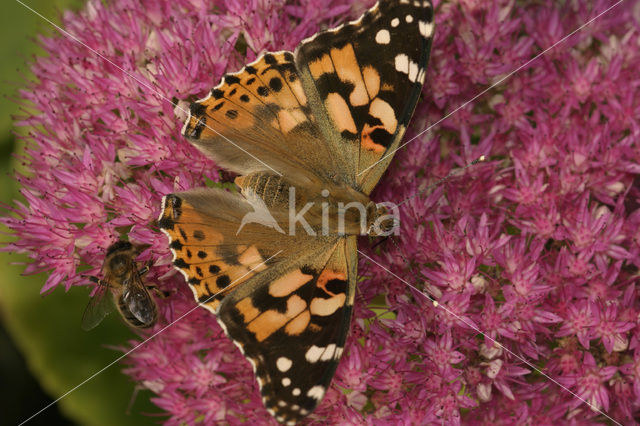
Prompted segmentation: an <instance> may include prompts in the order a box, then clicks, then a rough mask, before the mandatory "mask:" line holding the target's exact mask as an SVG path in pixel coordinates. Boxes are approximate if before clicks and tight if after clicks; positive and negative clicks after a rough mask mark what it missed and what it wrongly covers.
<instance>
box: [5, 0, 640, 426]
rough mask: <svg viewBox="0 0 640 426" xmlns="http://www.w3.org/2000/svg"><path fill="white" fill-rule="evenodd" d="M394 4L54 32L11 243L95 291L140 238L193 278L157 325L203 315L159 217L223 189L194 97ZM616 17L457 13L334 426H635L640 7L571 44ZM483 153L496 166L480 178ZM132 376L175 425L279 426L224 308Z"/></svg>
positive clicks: (197, 16)
mask: <svg viewBox="0 0 640 426" xmlns="http://www.w3.org/2000/svg"><path fill="white" fill-rule="evenodd" d="M370 5H371V1H358V2H351V1H345V0H327V1H325V2H324V4H323V7H317V5H316V4H315V2H314V1H311V0H299V1H297V2H284V1H270V2H264V1H255V0H232V1H213V2H204V1H198V0H171V1H167V0H150V1H146V2H144V5H142V4H141V3H140V2H136V1H133V0H115V1H113V2H108V4H106V3H105V2H101V1H98V0H92V1H89V2H88V3H87V5H86V7H85V9H84V10H83V11H82V12H80V13H76V14H73V13H68V14H66V15H65V17H64V28H65V29H66V30H67V31H68V32H69V33H70V34H73V35H74V36H75V37H77V39H79V40H81V41H82V43H84V45H83V44H80V43H78V42H77V41H75V40H73V39H71V38H68V37H64V36H55V37H51V38H43V39H42V40H41V44H42V46H43V47H44V49H45V50H46V51H47V53H48V55H47V56H45V57H41V58H38V59H37V60H36V61H35V63H34V64H33V67H32V68H33V72H34V74H35V76H36V81H34V82H33V83H32V84H31V85H30V86H29V87H28V88H26V89H25V90H24V91H22V93H21V95H22V97H23V98H24V100H25V101H26V102H27V103H29V104H30V106H31V110H32V111H34V112H33V113H32V114H29V115H28V116H26V117H24V118H23V119H22V120H21V121H19V123H18V125H19V126H22V127H25V128H28V129H29V134H28V136H27V137H26V138H25V139H24V142H25V144H26V151H25V154H24V158H23V161H24V162H25V163H26V164H27V168H28V170H29V172H30V173H29V174H28V175H26V176H23V175H17V176H16V179H17V180H18V181H19V182H20V183H21V185H22V194H23V196H24V200H25V201H24V203H16V204H15V205H14V206H13V207H12V208H11V210H12V213H13V214H12V215H11V216H7V217H4V218H3V219H2V222H3V223H5V224H6V225H7V226H8V227H9V228H10V229H11V230H12V232H13V233H14V235H15V237H16V238H15V241H14V242H12V243H11V244H9V245H8V246H7V247H6V248H5V249H6V250H12V251H16V252H22V253H26V254H27V255H28V256H29V257H30V258H31V263H29V264H28V265H27V266H26V270H25V272H26V273H36V272H41V271H49V272H50V274H49V278H48V279H47V281H46V283H45V284H44V286H43V287H42V292H48V291H50V290H52V289H53V288H55V287H56V286H58V285H64V286H65V288H67V289H69V288H70V287H71V286H80V285H87V284H88V283H87V281H86V279H85V278H83V276H82V275H86V274H92V273H94V274H97V273H98V271H99V268H100V266H101V262H102V259H103V256H104V250H105V248H106V247H108V246H109V244H111V243H112V242H114V241H115V240H117V238H118V237H119V235H120V234H121V233H123V232H127V233H128V235H129V239H130V240H131V241H133V242H135V243H138V244H146V245H148V247H149V248H148V249H147V250H145V252H144V253H143V254H142V256H141V259H142V260H148V259H151V260H153V261H154V266H153V268H152V270H151V272H150V275H149V277H148V279H149V280H151V281H155V282H158V283H159V284H160V286H161V287H162V288H165V289H176V292H175V293H174V294H173V295H172V296H170V297H168V298H167V299H164V300H160V301H159V304H160V310H161V314H162V316H163V318H162V319H163V321H161V324H159V325H158V326H157V328H156V329H159V327H161V326H163V325H164V324H166V323H168V322H170V321H172V320H174V319H176V318H179V317H180V316H181V315H183V314H184V313H185V312H187V311H188V310H189V309H191V308H193V307H194V306H195V302H194V301H193V300H192V295H191V292H190V291H189V290H188V289H187V288H186V285H185V284H184V281H183V278H182V276H181V275H180V274H177V273H175V272H174V271H173V270H172V268H171V266H170V261H171V256H170V253H169V251H168V247H167V241H166V238H165V237H164V235H162V234H161V233H159V232H158V231H157V229H156V228H155V227H154V226H153V220H154V219H155V218H156V217H157V215H158V212H159V207H160V200H161V197H162V196H163V195H165V194H167V193H170V192H174V191H181V190H186V189H189V188H192V187H197V186H203V185H204V184H205V182H206V181H208V180H212V181H218V180H219V179H220V174H219V172H220V170H219V169H218V167H217V166H216V165H215V164H213V163H212V162H211V161H209V160H208V159H206V158H205V157H203V156H202V155H201V154H200V153H198V151H197V150H195V149H194V148H193V147H192V146H191V145H189V144H188V143H187V142H186V141H185V140H184V139H183V138H182V137H181V135H180V128H181V125H182V121H183V120H184V118H185V114H184V109H185V107H186V106H187V105H188V101H189V100H192V99H194V98H195V97H200V96H201V95H203V94H204V93H206V92H207V91H208V90H209V89H210V88H211V87H212V86H214V85H215V84H217V82H218V80H219V78H220V77H221V75H222V74H223V73H224V72H225V71H235V70H237V69H239V68H240V67H241V66H242V65H243V64H245V63H246V62H249V61H251V60H253V59H254V58H256V57H257V56H258V55H259V54H260V53H262V52H264V51H265V50H280V49H293V48H295V46H296V45H297V43H298V42H299V41H300V40H301V39H303V38H304V37H307V36H309V35H311V34H313V33H315V32H316V31H318V30H320V29H322V28H327V27H328V26H331V25H334V24H337V23H339V22H342V21H345V20H348V19H352V18H355V17H357V16H358V15H359V14H360V13H362V12H363V11H364V10H365V8H366V7H368V6H370ZM609 6H611V2H608V1H604V0H592V1H587V0H576V1H572V2H542V3H540V2H538V3H535V4H533V3H530V2H512V1H507V0H499V1H495V2H478V1H470V0H451V1H440V2H437V5H436V22H437V31H436V35H435V40H434V46H433V50H432V55H431V62H430V65H429V70H428V74H427V79H426V80H427V83H426V85H425V89H424V93H423V99H422V102H421V103H420V104H419V105H418V108H417V110H416V113H415V115H414V118H413V121H412V124H411V126H410V128H409V131H408V135H407V140H409V139H410V138H413V137H414V136H417V138H416V139H415V140H414V141H412V142H410V143H409V144H408V145H407V146H406V148H405V149H403V150H401V151H400V152H398V154H397V155H396V158H395V160H394V161H393V162H392V165H391V167H390V170H389V172H388V173H387V175H386V176H385V177H384V178H383V179H382V181H381V183H380V185H379V187H378V188H377V190H376V192H375V193H374V198H375V199H376V200H381V201H382V200H387V201H393V202H396V203H401V202H404V204H402V206H401V209H400V213H401V224H400V226H401V228H400V235H399V237H397V238H396V240H395V243H392V242H389V241H388V242H386V243H384V244H382V245H379V246H377V247H376V248H373V247H372V245H371V244H367V242H366V241H362V242H361V247H363V248H362V249H363V250H364V252H365V254H367V256H370V257H371V258H372V259H374V260H375V262H376V263H374V262H372V261H370V260H369V259H367V258H365V257H362V258H361V260H360V265H359V275H360V277H361V279H360V283H359V289H358V294H357V297H356V306H355V311H354V318H353V323H352V327H351V333H350V337H349V339H348V342H347V346H346V350H345V353H344V355H343V359H342V362H341V364H340V366H339V368H338V370H337V373H336V376H335V379H334V381H333V384H332V386H331V388H330V389H329V391H328V393H327V396H326V398H325V400H324V401H323V403H322V404H321V406H320V407H319V408H318V409H317V411H316V412H315V413H314V414H313V415H312V416H311V417H310V418H311V420H312V421H317V422H319V423H320V422H325V421H329V422H335V423H338V422H340V423H344V422H347V423H348V424H363V423H364V422H366V423H367V424H383V423H391V424H420V423H423V424H430V423H438V424H440V423H443V424H444V423H446V424H460V423H465V424H481V423H482V424H487V423H494V422H498V421H500V422H504V421H505V419H510V421H511V420H512V421H513V422H514V423H518V422H524V421H527V419H534V421H536V420H537V422H538V423H541V424H551V423H554V424H556V423H576V422H578V423H579V422H582V421H587V420H588V421H592V422H602V421H604V420H605V417H604V416H603V414H601V413H600V412H598V411H597V410H602V411H604V412H606V414H607V415H608V416H610V417H611V418H613V419H616V420H617V421H619V422H621V423H628V422H631V421H632V419H633V418H638V416H639V415H640V358H639V357H640V355H639V354H640V326H639V325H638V322H637V318H638V314H640V295H639V293H638V289H637V287H638V286H637V281H638V278H637V277H638V267H639V266H640V234H639V231H638V230H639V229H640V226H639V225H640V185H638V179H637V175H638V174H639V173H640V165H639V164H640V147H639V143H640V126H639V122H640V121H639V119H638V117H640V74H639V73H638V71H637V70H638V69H640V51H639V50H638V48H637V47H638V44H639V43H640V25H639V23H638V13H637V10H635V11H634V9H633V2H627V3H623V4H622V5H620V6H618V7H616V8H615V9H613V10H611V11H609V12H607V13H605V14H604V15H602V16H600V17H598V18H597V20H595V21H594V22H593V23H592V24H591V25H589V26H587V27H585V28H584V29H582V30H580V31H579V32H577V33H576V34H574V35H572V36H571V37H569V38H567V39H566V40H565V41H564V42H563V43H561V44H559V45H558V46H556V47H553V48H552V46H553V45H554V43H557V42H559V41H561V40H562V38H563V37H564V36H565V35H567V34H569V33H570V32H572V31H574V30H575V29H576V28H578V27H579V26H581V25H582V24H584V23H585V22H587V21H589V20H590V19H592V18H595V17H596V16H598V15H599V14H600V13H602V12H604V11H605V10H606V8H607V7H609ZM88 48H90V49H91V50H89V49H88ZM550 48H551V50H549V51H548V52H547V53H545V54H544V55H543V56H541V57H540V58H537V59H536V60H535V61H533V62H531V63H529V64H527V65H526V66H525V67H523V68H522V69H521V70H519V71H518V72H517V73H516V74H514V75H512V76H511V77H510V78H509V79H508V80H506V81H504V82H502V83H501V84H499V85H498V86H497V87H495V88H493V89H492V90H490V91H488V92H487V93H485V94H484V95H482V96H481V97H478V98H477V99H475V100H474V101H473V102H472V103H469V104H465V102H467V101H468V100H470V99H473V98H474V97H475V96H476V95H478V94H479V93H480V92H482V91H483V90H484V89H485V88H487V87H488V86H489V85H491V84H493V83H497V82H500V81H501V79H503V78H504V77H505V76H507V75H508V73H510V72H511V71H513V70H515V69H518V68H519V67H520V66H521V65H522V64H525V63H526V62H527V61H529V60H530V59H531V58H533V57H534V56H535V55H537V54H539V53H541V52H543V51H545V49H550ZM96 52H97V53H98V54H97V53H96ZM462 105H463V106H462ZM461 106H462V107H461ZM452 112H453V114H452V115H448V114H449V113H452ZM443 117H446V118H445V119H443V120H441V119H442V118H443ZM433 123H436V125H435V127H434V128H433V129H432V130H431V131H430V132H427V133H424V134H423V133H422V131H423V130H424V129H426V128H427V127H428V126H430V125H431V124H433ZM480 156H485V157H486V158H487V161H485V162H483V163H479V164H477V165H474V166H471V167H468V168H466V169H464V170H463V171H461V170H460V168H462V167H464V166H466V165H468V164H469V163H470V162H471V161H473V160H475V159H477V158H479V157H480ZM328 166H330V165H328ZM454 170H458V171H457V172H456V173H454V175H453V176H452V177H450V178H448V179H447V180H445V181H444V182H442V181H441V179H442V178H444V177H445V176H447V174H448V173H450V172H451V171H454ZM418 192H420V193H421V195H420V196H417V197H416V194H417V193H418ZM411 197H413V198H411ZM405 201H406V202H405ZM377 263H379V264H380V265H382V266H384V268H383V267H381V266H379V265H378V264H377ZM86 265H89V267H90V269H89V271H86V270H83V268H85V269H86ZM387 269H388V270H387ZM80 271H82V272H80ZM389 271H391V272H392V273H393V274H395V275H396V276H397V277H399V278H400V279H398V278H397V277H394V275H392V274H390V273H389ZM401 280H404V281H406V282H408V283H410V284H412V285H414V286H416V287H417V288H418V289H419V290H423V291H424V292H425V293H428V294H430V295H431V296H432V297H433V298H435V299H436V300H437V301H438V306H434V304H433V303H432V302H431V301H430V300H428V299H427V298H425V297H424V295H423V294H421V293H420V292H419V291H417V290H415V289H411V288H409V287H408V286H407V285H406V284H404V283H403V282H402V281H401ZM478 330H480V331H482V332H484V333H485V334H484V335H483V334H480V333H479V332H478ZM494 339H495V341H498V342H499V343H500V345H498V344H496V343H495V341H494ZM129 344H130V345H132V346H133V345H135V344H136V342H130V343H129ZM524 361H526V363H525V362H524ZM536 369H539V370H541V371H543V372H544V374H546V375H547V376H548V377H546V376H544V375H542V374H540V373H539V372H536ZM124 372H125V373H126V374H128V375H129V376H131V377H132V378H133V379H134V380H135V381H136V382H138V383H139V384H140V385H142V386H144V387H146V388H148V389H150V390H151V391H152V392H153V393H154V394H155V397H154V398H153V402H154V403H155V404H156V405H157V406H159V407H161V408H162V409H163V410H164V411H165V412H166V414H167V418H166V423H167V424H169V425H174V424H175V425H180V424H195V423H198V422H204V423H203V424H214V423H217V422H227V423H229V424H240V423H244V424H254V423H255V424H257V423H262V422H265V421H272V420H271V419H270V417H269V415H268V414H267V412H266V410H264V408H263V407H262V403H261V401H260V397H259V394H258V392H257V385H256V383H255V380H254V378H253V375H252V371H251V368H250V365H249V363H248V362H247V361H246V360H245V359H244V358H243V357H242V355H241V354H240V352H239V351H238V350H237V349H236V348H235V347H234V345H233V344H232V343H231V342H230V341H229V340H228V339H227V338H226V337H225V336H224V334H223V333H222V331H221V329H220V328H219V326H218V325H217V323H216V321H215V318H214V317H213V316H212V315H211V314H210V313H208V312H207V311H205V310H203V309H197V310H195V311H194V312H192V313H190V314H189V315H188V316H186V317H185V318H184V319H182V320H180V321H178V322H177V323H176V324H175V325H173V326H171V327H169V328H168V329H167V330H165V331H164V332H162V333H161V334H159V335H158V336H156V337H155V338H154V339H152V340H151V341H149V342H148V343H146V344H145V345H143V346H142V347H140V348H138V349H137V350H136V351H134V352H133V353H132V354H131V355H130V356H129V357H128V358H127V367H126V369H125V370H124ZM549 377H550V378H553V381H551V380H550V379H549ZM575 395H577V396H578V397H579V398H580V399H582V400H584V401H587V402H589V403H590V404H591V407H589V406H588V405H585V404H584V403H582V401H581V400H580V399H577V398H576V396H575ZM528 421H531V420H528Z"/></svg>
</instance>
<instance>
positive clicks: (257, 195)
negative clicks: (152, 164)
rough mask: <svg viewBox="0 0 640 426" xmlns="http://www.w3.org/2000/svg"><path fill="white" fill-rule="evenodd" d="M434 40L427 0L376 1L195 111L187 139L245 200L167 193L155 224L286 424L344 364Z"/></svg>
mask: <svg viewBox="0 0 640 426" xmlns="http://www.w3.org/2000/svg"><path fill="white" fill-rule="evenodd" d="M432 32H433V9H432V6H431V3H430V2H429V1H427V0H423V1H408V0H389V1H384V2H380V3H379V4H376V6H374V7H373V8H371V9H370V10H369V11H367V12H366V13H365V14H364V15H363V16H362V17H361V18H360V19H359V20H357V21H354V22H351V23H348V24H346V25H342V26H340V27H338V28H336V29H334V30H330V31H326V32H323V33H319V34H316V35H315V36H313V37H311V38H309V39H307V40H304V41H302V43H301V44H300V45H299V46H298V48H297V49H296V51H295V52H275V53H266V54H264V55H263V56H261V57H260V58H258V59H257V60H256V61H255V62H253V63H251V64H248V65H246V66H245V67H244V68H243V69H242V70H240V71H239V72H237V73H233V74H227V75H225V76H224V77H223V79H222V81H221V83H220V84H219V85H218V86H216V87H215V88H213V89H212V90H211V92H210V93H209V95H208V96H207V97H205V98H203V99H201V100H199V101H197V102H195V103H194V104H192V106H191V110H190V115H189V117H188V119H187V120H186V122H185V125H184V127H183V130H182V132H183V135H185V137H186V138H187V139H189V140H190V141H191V142H192V143H193V144H194V145H195V146H196V147H198V148H199V149H200V150H201V151H202V152H204V153H205V154H206V155H207V156H209V157H210V158H212V159H213V160H214V161H215V162H216V163H217V164H218V165H219V166H222V167H224V168H226V169H228V170H230V171H232V172H234V173H237V174H239V175H241V176H239V177H238V178H236V180H235V182H236V184H237V186H238V188H239V189H240V193H237V192H230V191H225V190H223V189H219V188H197V189H192V190H190V191H187V192H183V193H178V194H169V195H167V196H166V197H165V198H164V200H163V206H162V212H161V214H160V218H159V221H158V224H159V227H160V228H161V229H162V230H163V231H164V232H165V233H166V234H167V235H168V237H169V240H170V248H171V250H172V252H173V255H174V265H175V267H176V268H177V269H178V270H179V271H180V272H181V273H182V274H183V275H184V277H185V280H186V281H187V283H188V284H189V286H190V288H191V290H192V291H193V293H194V297H195V299H196V300H197V301H198V303H200V304H201V306H203V307H204V308H206V309H208V310H209V311H211V312H212V313H214V314H215V315H216V316H217V319H218V322H219V324H220V325H221V326H222V328H223V329H224V331H225V332H226V334H227V335H228V336H229V337H230V338H231V339H232V340H233V341H234V343H235V344H236V345H237V346H238V348H240V350H241V351H242V353H243V354H244V355H245V357H246V358H247V359H248V360H249V361H250V362H251V364H252V366H253V368H254V371H255V374H256V379H257V381H258V385H259V387H260V391H261V393H262V398H263V402H264V405H265V407H266V408H267V410H268V411H269V412H270V413H271V414H272V415H273V416H274V417H275V418H276V419H277V420H278V421H280V422H285V423H295V422H296V421H298V420H300V419H302V418H303V417H304V416H306V415H308V414H309V413H310V412H311V411H313V410H314V409H315V407H316V406H317V405H318V404H319V403H320V401H321V400H322V398H323V397H324V394H325V392H326V390H327V388H328V386H329V384H330V382H331V379H332V377H333V374H334V372H335V370H336V368H337V366H338V362H339V360H340V357H341V355H342V353H343V351H344V343H345V340H346V337H347V334H348V331H349V324H350V320H351V311H352V308H353V302H354V296H355V285H356V279H357V270H356V269H357V261H358V258H357V248H356V238H357V236H358V235H367V234H368V235H377V234H380V233H381V231H382V232H384V231H387V230H389V229H390V228H392V226H393V224H394V220H393V218H390V217H388V216H389V215H388V213H389V212H388V211H387V210H386V208H385V207H383V206H379V205H377V204H376V203H374V202H373V201H371V199H370V198H369V194H370V193H371V191H372V190H373V188H374V186H375V185H376V183H377V182H378V180H379V179H380V177H381V176H382V174H383V173H384V171H385V170H386V168H387V166H388V164H389V162H390V161H391V157H392V156H393V152H394V151H395V150H396V149H397V147H398V146H399V143H400V140H401V138H402V136H403V135H404V132H405V130H406V127H407V124H408V122H409V119H410V118H411V115H412V113H413V110H414V108H415V105H416V103H417V100H418V98H419V95H420V92H421V90H422V83H423V81H424V76H425V69H426V64H427V60H428V56H429V50H430V45H431V35H432Z"/></svg>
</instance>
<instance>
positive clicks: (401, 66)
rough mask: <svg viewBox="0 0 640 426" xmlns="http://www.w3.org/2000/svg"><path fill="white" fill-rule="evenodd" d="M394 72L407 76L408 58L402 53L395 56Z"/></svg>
mask: <svg viewBox="0 0 640 426" xmlns="http://www.w3.org/2000/svg"><path fill="white" fill-rule="evenodd" d="M396 71H399V72H402V73H405V74H409V57H408V56H407V55H405V54H403V53H401V54H400V55H397V56H396Z"/></svg>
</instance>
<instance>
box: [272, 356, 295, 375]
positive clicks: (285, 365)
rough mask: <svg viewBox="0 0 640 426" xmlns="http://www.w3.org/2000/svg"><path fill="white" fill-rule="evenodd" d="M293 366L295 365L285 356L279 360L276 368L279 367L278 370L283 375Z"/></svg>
mask: <svg viewBox="0 0 640 426" xmlns="http://www.w3.org/2000/svg"><path fill="white" fill-rule="evenodd" d="M292 364H293V363H292V362H291V360H290V359H289V358H286V357H283V356H281V357H280V358H278V360H277V361H276V366H277V367H278V370H280V371H281V372H283V373H285V372H287V371H288V370H289V369H290V368H291V365H292Z"/></svg>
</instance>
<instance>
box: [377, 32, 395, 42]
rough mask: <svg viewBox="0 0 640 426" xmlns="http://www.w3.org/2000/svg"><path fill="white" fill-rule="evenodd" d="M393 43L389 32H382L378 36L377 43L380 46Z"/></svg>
mask: <svg viewBox="0 0 640 426" xmlns="http://www.w3.org/2000/svg"><path fill="white" fill-rule="evenodd" d="M390 41H391V34H389V31H387V30H380V31H378V33H377V34H376V43H378V44H389V42H390Z"/></svg>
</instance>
